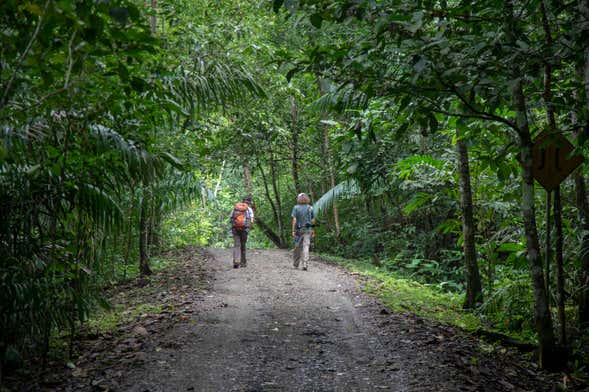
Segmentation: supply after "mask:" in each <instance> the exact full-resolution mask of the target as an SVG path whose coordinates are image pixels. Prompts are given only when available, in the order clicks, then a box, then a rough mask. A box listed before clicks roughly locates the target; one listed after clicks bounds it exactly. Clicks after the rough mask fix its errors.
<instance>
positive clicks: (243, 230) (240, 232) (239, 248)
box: [229, 196, 254, 268]
mask: <svg viewBox="0 0 589 392" xmlns="http://www.w3.org/2000/svg"><path fill="white" fill-rule="evenodd" d="M251 205H252V198H251V197H250V196H244V197H243V198H242V199H241V202H239V203H237V204H235V206H233V211H231V216H230V218H229V221H230V222H231V233H232V234H233V268H239V267H242V268H243V267H245V266H246V265H247V262H246V259H245V243H246V241H247V234H248V232H249V230H250V228H251V227H252V225H253V224H254V210H253V209H252V207H251Z"/></svg>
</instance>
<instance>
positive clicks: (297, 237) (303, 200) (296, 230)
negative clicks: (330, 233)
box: [290, 193, 315, 271]
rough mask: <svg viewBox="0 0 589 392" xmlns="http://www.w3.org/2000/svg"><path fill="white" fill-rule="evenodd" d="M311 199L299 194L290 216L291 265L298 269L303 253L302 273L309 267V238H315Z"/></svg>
mask: <svg viewBox="0 0 589 392" xmlns="http://www.w3.org/2000/svg"><path fill="white" fill-rule="evenodd" d="M310 203H311V199H310V198H309V196H307V194H305V193H299V195H298V196H297V204H296V205H295V206H294V207H293V208H292V212H291V213H290V216H291V217H292V236H293V238H294V242H295V248H294V253H293V265H294V267H295V268H299V263H300V261H301V251H302V252H303V271H306V270H307V268H308V267H309V265H308V263H309V245H310V244H311V238H313V237H315V230H314V229H313V227H314V225H315V216H314V215H313V207H312V206H311V205H310Z"/></svg>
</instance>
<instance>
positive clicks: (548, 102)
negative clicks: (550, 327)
mask: <svg viewBox="0 0 589 392" xmlns="http://www.w3.org/2000/svg"><path fill="white" fill-rule="evenodd" d="M540 11H541V13H542V27H543V29H544V42H545V44H546V47H547V48H551V47H552V33H551V30H550V22H549V21H548V13H547V9H546V1H545V0H542V1H541V2H540ZM550 61H551V59H547V60H545V63H544V91H543V94H542V95H543V98H544V105H545V106H546V116H547V117H548V127H549V128H550V130H551V131H552V132H557V129H556V116H555V115H554V104H553V103H552V64H551V63H550ZM550 196H551V195H550V191H546V247H545V252H544V257H545V259H546V261H545V266H546V279H545V281H546V295H548V306H550V265H551V253H552V252H551V249H552V248H551V245H552V244H551V241H550V231H551V229H552V226H551V224H550V208H551V202H550ZM555 197H557V196H556V195H555ZM559 202H560V201H559ZM554 203H555V204H554V205H555V208H556V200H555V201H554ZM555 214H556V212H555ZM554 223H555V225H558V223H557V222H556V218H555V222H554ZM556 230H558V227H557V228H556ZM560 230H561V231H562V227H560ZM556 252H557V255H556V257H557V259H558V257H560V259H561V260H562V247H561V250H560V252H561V254H560V255H559V254H558V247H557V249H556Z"/></svg>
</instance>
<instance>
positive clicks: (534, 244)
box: [504, 0, 559, 368]
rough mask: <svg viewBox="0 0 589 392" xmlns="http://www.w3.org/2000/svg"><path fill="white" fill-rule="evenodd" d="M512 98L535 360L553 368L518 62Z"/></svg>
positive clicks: (509, 6) (508, 22)
mask: <svg viewBox="0 0 589 392" xmlns="http://www.w3.org/2000/svg"><path fill="white" fill-rule="evenodd" d="M512 2H513V0H506V1H505V11H506V13H505V16H506V19H505V25H504V28H505V33H506V39H507V41H508V44H510V45H515V41H516V33H515V29H514V27H515V24H516V23H517V21H516V19H515V18H514V15H513V3H512ZM511 79H512V81H511V97H512V100H513V106H514V109H515V112H516V126H517V129H516V131H517V132H518V135H519V139H520V149H521V165H522V215H523V220H524V230H525V235H526V248H527V258H528V262H529V264H530V275H531V279H532V287H533V289H534V322H535V326H536V332H537V333H538V345H539V347H538V354H539V357H538V360H539V364H540V367H542V368H552V367H554V366H556V365H557V362H559V358H555V357H554V355H553V354H554V351H555V350H554V331H553V330H552V318H551V315H550V309H549V308H548V296H547V295H546V286H545V281H544V270H543V267H542V259H541V257H540V244H539V241H538V231H537V227H536V210H535V207H534V176H533V173H532V167H533V157H532V147H533V143H532V137H531V134H530V127H529V123H528V118H527V107H526V99H525V96H524V92H523V84H522V76H521V72H520V70H519V68H518V66H517V62H514V63H513V64H512V69H511Z"/></svg>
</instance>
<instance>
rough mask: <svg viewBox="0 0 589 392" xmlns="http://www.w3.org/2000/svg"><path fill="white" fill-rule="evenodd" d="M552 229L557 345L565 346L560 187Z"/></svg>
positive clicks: (555, 192) (556, 198)
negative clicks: (554, 246) (554, 247)
mask: <svg viewBox="0 0 589 392" xmlns="http://www.w3.org/2000/svg"><path fill="white" fill-rule="evenodd" d="M554 227H555V232H554V235H555V237H556V238H555V240H556V258H555V261H556V265H555V267H556V268H555V270H556V271H555V272H556V305H557V309H558V322H559V328H558V331H559V343H560V344H561V345H562V346H566V342H567V338H566V316H565V308H564V302H565V293H564V268H563V257H562V243H563V237H562V206H561V198H560V186H558V187H557V188H556V189H555V190H554Z"/></svg>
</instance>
